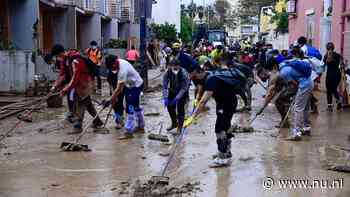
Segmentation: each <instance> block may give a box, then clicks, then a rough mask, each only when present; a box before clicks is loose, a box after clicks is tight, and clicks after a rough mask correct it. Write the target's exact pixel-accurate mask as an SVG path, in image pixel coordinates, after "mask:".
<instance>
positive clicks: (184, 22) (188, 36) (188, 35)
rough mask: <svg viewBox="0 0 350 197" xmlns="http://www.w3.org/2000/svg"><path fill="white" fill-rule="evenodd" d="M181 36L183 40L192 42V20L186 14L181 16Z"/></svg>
mask: <svg viewBox="0 0 350 197" xmlns="http://www.w3.org/2000/svg"><path fill="white" fill-rule="evenodd" d="M180 38H181V40H182V41H183V42H185V43H189V42H192V20H191V18H190V17H188V16H186V15H182V16H181V32H180Z"/></svg>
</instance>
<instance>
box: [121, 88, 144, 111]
mask: <svg viewBox="0 0 350 197" xmlns="http://www.w3.org/2000/svg"><path fill="white" fill-rule="evenodd" d="M142 89H143V85H141V86H140V87H132V88H128V87H125V89H124V95H125V101H126V110H127V113H128V114H132V113H133V112H139V111H141V107H140V94H141V92H142Z"/></svg>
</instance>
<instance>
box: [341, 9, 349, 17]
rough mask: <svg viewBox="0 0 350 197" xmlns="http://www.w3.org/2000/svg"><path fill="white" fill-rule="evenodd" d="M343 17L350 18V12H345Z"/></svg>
mask: <svg viewBox="0 0 350 197" xmlns="http://www.w3.org/2000/svg"><path fill="white" fill-rule="evenodd" d="M342 16H345V17H350V10H346V11H345V12H343V14H342Z"/></svg>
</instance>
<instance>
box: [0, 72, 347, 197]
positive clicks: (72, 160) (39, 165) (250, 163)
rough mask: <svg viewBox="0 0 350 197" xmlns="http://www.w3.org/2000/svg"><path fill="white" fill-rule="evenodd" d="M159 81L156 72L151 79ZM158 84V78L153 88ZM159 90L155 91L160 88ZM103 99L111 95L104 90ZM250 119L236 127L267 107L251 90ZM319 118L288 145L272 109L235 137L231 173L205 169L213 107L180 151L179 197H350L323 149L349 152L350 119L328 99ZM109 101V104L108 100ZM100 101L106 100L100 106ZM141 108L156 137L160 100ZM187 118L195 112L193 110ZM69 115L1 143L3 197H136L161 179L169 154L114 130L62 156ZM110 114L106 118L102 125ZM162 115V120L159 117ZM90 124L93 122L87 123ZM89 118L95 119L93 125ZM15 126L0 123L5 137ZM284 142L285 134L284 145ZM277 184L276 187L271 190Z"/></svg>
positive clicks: (54, 116)
mask: <svg viewBox="0 0 350 197" xmlns="http://www.w3.org/2000/svg"><path fill="white" fill-rule="evenodd" d="M150 75H151V76H150V78H152V76H153V77H154V76H157V75H158V73H157V71H153V72H152V73H151V74H150ZM159 84H160V78H158V79H157V80H153V81H152V85H153V86H157V85H159ZM155 89H156V88H155ZM105 91H106V92H105V95H108V92H107V87H106V89H105ZM253 92H254V98H255V99H254V101H253V112H252V113H251V114H249V113H238V114H236V115H235V117H234V120H233V123H238V124H240V125H243V126H246V124H247V120H248V119H249V118H250V116H251V115H253V114H254V113H255V111H257V110H258V108H259V107H260V106H261V105H262V101H263V98H262V95H263V94H264V91H263V90H262V88H260V87H259V86H254V88H253ZM319 97H320V105H319V109H320V114H319V115H318V116H317V115H313V116H312V120H313V133H312V136H311V137H305V138H304V139H303V141H301V142H287V141H284V140H283V139H282V138H275V137H271V134H275V133H277V132H278V130H277V129H276V128H275V125H276V124H277V123H278V122H279V116H278V114H277V112H276V109H275V107H274V106H273V105H271V106H269V107H268V108H267V109H266V111H265V113H264V114H265V115H264V116H261V117H259V118H258V119H257V120H256V121H255V122H254V124H253V127H254V128H255V132H252V133H240V134H236V137H235V138H234V139H233V143H232V153H233V159H232V165H231V166H230V167H227V168H220V169H211V168H208V164H209V163H210V159H211V157H212V154H214V153H215V152H216V141H215V134H214V132H213V130H214V122H215V110H214V109H215V106H214V102H213V101H211V102H210V108H211V110H210V111H209V112H208V113H207V114H205V115H204V116H203V117H201V119H199V120H198V123H197V124H196V125H193V126H191V127H190V128H189V129H188V134H187V135H186V136H185V139H184V142H183V143H182V144H181V145H180V146H179V148H178V150H177V152H176V155H175V157H174V160H173V162H172V163H171V164H170V167H169V170H168V172H167V176H169V177H170V184H171V185H173V186H183V185H185V187H186V185H187V186H188V187H191V188H190V189H188V190H189V191H191V192H189V193H185V194H183V195H182V196H200V197H215V196H217V197H232V196H234V197H261V196H267V197H270V196H276V197H285V196H291V197H305V196H315V197H323V196H324V197H330V196H337V197H349V196H350V174H346V173H339V172H333V171H329V170H327V169H326V168H324V166H323V165H324V158H323V155H324V154H325V153H324V151H323V150H325V149H324V147H325V146H326V145H330V146H337V147H345V148H349V149H350V141H348V139H347V138H348V135H349V134H350V124H349V120H350V111H349V110H344V111H343V112H341V113H336V112H333V113H329V112H326V110H325V109H326V105H325V104H324V102H323V101H324V100H325V98H324V95H323V94H321V93H320V96H319ZM106 98H107V96H106ZM98 99H101V98H98ZM142 104H143V107H144V109H145V114H146V124H147V125H146V131H147V132H158V129H159V123H160V122H161V121H165V123H164V124H165V125H164V127H165V126H166V125H167V124H168V122H169V118H168V114H167V113H166V111H165V110H164V109H163V106H162V102H161V92H160V91H154V92H150V93H145V95H144V96H143V98H142ZM189 110H190V109H189ZM64 112H65V108H60V109H47V108H44V109H42V110H40V111H39V112H36V113H35V114H34V117H33V123H23V124H21V126H20V127H19V128H18V129H17V130H16V132H15V133H13V134H12V136H10V137H8V138H6V139H5V140H4V141H2V144H1V148H0V197H41V196H42V197H110V196H133V195H134V193H133V192H132V191H133V189H132V184H133V183H134V182H135V181H136V180H138V179H140V180H147V179H149V178H150V177H151V176H153V175H159V174H160V173H161V170H162V168H163V166H164V164H165V162H166V160H167V157H162V156H160V155H159V153H160V152H164V151H167V150H168V149H169V146H167V145H164V144H162V143H160V142H157V141H150V140H148V139H147V134H148V133H146V134H137V135H136V137H135V138H134V139H132V140H128V141H120V140H118V137H119V136H121V131H117V130H115V129H114V128H113V126H114V124H113V121H112V120H110V121H109V123H108V125H107V127H108V128H109V130H110V133H109V134H96V133H93V132H92V130H91V131H89V132H88V133H87V134H86V135H85V136H84V137H83V139H82V140H81V142H82V143H84V144H88V145H89V147H90V148H91V149H92V151H91V152H62V151H61V150H60V148H59V146H60V144H61V142H62V141H72V140H73V139H74V136H71V135H67V132H69V131H70V126H69V125H66V124H63V121H62V120H63V113H64ZM107 112H108V110H105V111H104V113H103V115H102V118H105V117H106V115H107ZM158 113H159V115H158ZM86 117H89V116H88V115H87V116H86ZM89 118H91V117H89ZM16 120H17V119H16V118H15V117H11V118H8V119H6V120H2V121H0V130H1V133H4V132H6V131H7V130H8V129H9V128H10V127H11V126H12V124H13V123H14V122H15V121H16ZM286 135H287V130H283V131H282V133H281V136H280V137H284V136H286ZM286 179H295V180H308V181H309V182H308V183H309V184H311V185H312V183H313V182H314V180H316V181H318V180H320V181H323V180H325V181H328V183H329V185H331V183H332V182H333V180H335V181H338V180H340V181H341V182H342V183H343V185H340V186H341V187H335V188H331V187H330V186H329V188H325V187H323V188H321V187H318V188H317V187H311V186H310V185H307V188H304V187H303V186H298V187H297V188H290V187H289V186H286V188H283V184H282V185H281V180H282V181H283V180H286ZM271 183H272V184H271Z"/></svg>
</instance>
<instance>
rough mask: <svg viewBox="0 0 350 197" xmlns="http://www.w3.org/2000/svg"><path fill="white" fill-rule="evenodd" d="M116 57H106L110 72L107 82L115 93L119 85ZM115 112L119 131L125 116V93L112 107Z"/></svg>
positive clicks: (122, 93)
mask: <svg viewBox="0 0 350 197" xmlns="http://www.w3.org/2000/svg"><path fill="white" fill-rule="evenodd" d="M115 59H116V57H115V56H114V55H109V56H107V57H106V60H105V64H106V67H107V70H108V73H107V82H108V84H109V86H110V87H111V88H112V91H114V90H115V89H116V88H117V85H118V70H117V69H118V68H117V64H114V62H115ZM111 94H112V93H111ZM112 107H113V110H114V121H115V128H116V129H117V130H119V129H121V128H123V114H124V92H121V93H120V94H119V95H118V99H117V102H116V104H115V105H113V106H112Z"/></svg>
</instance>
